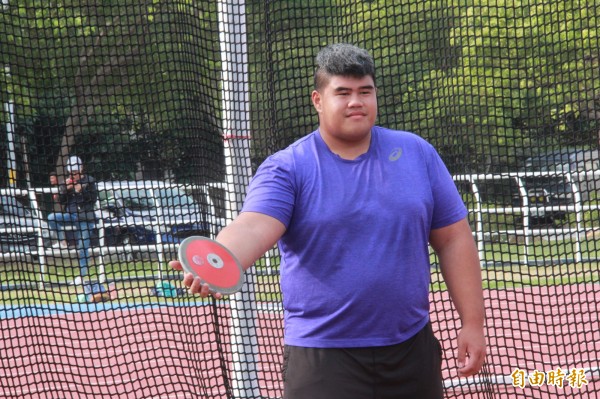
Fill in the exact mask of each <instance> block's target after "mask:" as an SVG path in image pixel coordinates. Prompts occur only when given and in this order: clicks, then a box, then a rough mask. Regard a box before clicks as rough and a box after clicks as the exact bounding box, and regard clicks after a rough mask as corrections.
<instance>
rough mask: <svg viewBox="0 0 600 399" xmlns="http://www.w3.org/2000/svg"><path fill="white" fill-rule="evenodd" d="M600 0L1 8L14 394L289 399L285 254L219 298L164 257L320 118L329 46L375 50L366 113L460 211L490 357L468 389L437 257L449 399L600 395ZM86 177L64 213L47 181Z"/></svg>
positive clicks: (7, 345)
mask: <svg viewBox="0 0 600 399" xmlns="http://www.w3.org/2000/svg"><path fill="white" fill-rule="evenodd" d="M599 7H600V4H598V2H596V1H592V0H590V1H559V2H519V1H514V2H511V1H507V2H503V1H499V2H485V1H466V2H462V1H424V0H411V1H405V2H394V1H390V0H385V1H384V0H380V1H361V2H357V1H341V0H340V1H334V2H326V1H315V0H311V1H251V2H246V3H244V2H243V1H234V0H229V1H228V0H222V1H185V0H152V1H150V0H138V1H130V0H110V1H90V0H84V1H70V0H63V1H46V0H30V1H20V0H3V1H2V5H0V56H1V57H0V60H1V63H2V65H1V66H2V67H3V70H2V71H0V102H1V103H2V105H3V108H2V113H0V115H1V116H0V122H1V128H0V133H1V136H0V187H1V188H0V200H1V204H0V207H1V208H0V246H1V258H0V333H1V339H0V354H2V355H1V356H0V397H1V398H79V397H136V398H150V397H153V398H155V397H161V398H167V397H177V398H179V397H181V398H183V397H206V398H213V397H214V398H238V397H245V398H250V397H252V398H278V397H281V396H282V378H281V366H280V365H281V361H282V355H283V347H282V343H283V340H282V335H283V326H282V305H281V295H280V292H279V284H278V283H279V253H278V251H277V249H276V248H275V249H273V250H271V251H270V252H269V253H267V254H266V255H265V256H264V257H262V258H261V259H260V260H259V261H258V262H257V264H256V265H255V267H254V268H253V269H251V271H250V272H248V283H247V284H246V285H245V286H244V288H243V289H242V292H241V293H240V294H237V295H236V296H235V297H227V298H225V300H213V299H206V300H202V299H200V298H199V297H196V296H191V295H188V294H187V292H186V290H184V289H183V285H182V283H181V281H180V280H181V273H179V272H176V271H174V270H171V269H170V268H169V267H168V265H167V262H168V261H169V260H170V259H173V258H175V256H176V251H177V248H178V246H179V243H180V242H181V241H182V240H183V239H184V238H186V237H188V236H190V235H203V236H209V237H213V236H214V235H215V234H216V233H217V232H218V231H219V230H220V228H221V227H223V226H224V225H225V224H226V223H227V222H228V221H229V220H231V218H232V217H234V216H235V215H236V213H237V212H238V210H239V209H240V207H241V204H242V201H243V198H244V194H245V187H246V185H247V184H248V181H249V178H250V176H251V175H252V172H253V171H254V170H255V169H256V167H257V166H258V165H259V164H260V163H261V162H262V161H263V160H264V159H265V158H266V157H267V156H268V155H270V154H272V153H274V152H275V151H277V150H279V149H282V148H284V147H286V146H287V145H289V144H290V143H292V142H294V141H295V140H297V139H299V138H301V137H303V136H305V135H306V134H307V133H309V132H311V131H312V130H314V129H315V128H316V126H317V116H316V113H315V111H314V109H313V107H312V104H311V102H310V92H311V90H312V89H313V82H312V79H313V73H314V57H315V55H316V53H317V51H318V50H319V49H320V48H322V46H324V45H325V44H328V43H332V42H350V43H354V44H357V45H359V46H361V47H364V48H367V49H369V51H370V52H371V53H372V54H373V56H374V58H375V60H376V65H377V79H376V80H377V86H378V100H379V117H378V122H377V123H378V124H379V125H383V126H388V127H391V128H394V129H402V130H408V131H412V132H415V133H417V134H418V135H420V136H422V137H424V138H426V139H427V140H428V141H429V142H431V143H432V144H433V145H434V146H435V147H436V148H437V149H438V151H439V153H440V154H441V156H442V158H443V159H444V161H445V162H446V164H447V166H448V168H449V169H450V171H451V173H452V174H453V176H454V177H455V181H456V183H457V186H458V188H459V190H460V191H461V193H462V195H463V198H464V200H465V203H466V204H467V206H468V208H469V211H470V221H471V226H472V228H473V231H474V237H475V238H476V241H477V245H478V248H479V252H480V257H481V266H482V272H483V280H484V288H485V300H486V310H487V325H486V333H487V337H488V343H489V348H488V351H489V354H488V356H487V364H486V366H485V368H484V370H483V371H482V372H481V373H480V374H479V375H477V376H476V377H473V378H469V379H461V378H459V377H458V375H457V372H456V368H455V360H454V352H455V350H456V333H457V330H458V329H460V320H459V319H458V316H457V314H456V312H455V310H454V308H453V305H452V304H451V302H450V300H449V298H448V294H447V290H446V285H445V283H444V281H443V278H442V276H441V273H440V272H439V270H438V267H437V260H436V258H435V257H434V255H433V254H432V264H433V266H432V284H431V298H432V316H431V317H432V321H433V327H434V331H435V333H436V335H437V336H438V338H440V340H441V342H442V346H443V349H444V362H443V377H444V383H445V387H446V391H445V393H446V397H448V398H465V397H471V398H506V397H510V398H513V397H523V398H542V399H545V398H555V397H574V398H593V397H598V392H599V391H600V388H599V387H598V383H597V381H598V374H599V373H600V369H599V364H598V354H599V352H600V347H599V344H598V342H600V335H599V334H600V333H599V331H600V325H599V321H598V303H599V298H600V297H599V296H598V294H597V289H598V282H599V279H600V272H599V270H598V259H599V256H598V255H599V251H600V244H599V242H600V241H599V240H600V232H599V229H600V223H599V222H598V220H599V217H600V215H599V209H600V206H599V205H598V187H600V186H599V185H600V183H598V181H599V179H600V177H599V175H598V170H600V165H599V162H600V157H599V154H598V142H599V134H600V129H599V126H598V120H599V115H600V114H599V112H600V105H599V98H600V66H599V57H600V51H599V50H600V46H599V44H598V35H599V29H598V28H597V26H598V18H599V17H598V15H597V14H598V10H599ZM73 156H76V157H78V159H75V158H72V157H73ZM82 169H83V170H82ZM77 170H79V172H83V174H84V175H87V176H91V177H93V178H94V179H95V184H96V186H97V198H96V200H95V201H94V203H93V206H92V208H93V209H89V213H91V216H90V217H89V220H88V219H86V220H85V221H84V222H85V223H78V224H76V225H72V224H71V223H68V221H64V220H62V219H57V218H56V217H55V216H52V214H53V213H55V212H57V211H59V210H62V209H63V208H62V205H61V204H60V201H59V199H60V196H59V191H60V190H59V188H57V187H58V186H54V185H51V183H50V174H51V173H56V177H57V180H58V182H59V183H61V184H62V183H68V180H69V179H70V178H71V173H72V172H73V171H77ZM82 185H85V186H86V187H88V185H89V182H83V183H82ZM56 223H58V224H64V225H65V226H66V228H65V235H64V237H63V236H58V235H56V234H55V233H54V230H53V229H52V227H53V226H54V224H56ZM54 246H56V247H54ZM82 248H87V250H86V251H84V250H82ZM86 263H87V273H85V276H84V281H83V282H82V283H80V282H79V281H77V278H78V277H79V275H80V273H81V271H82V267H85V264H86Z"/></svg>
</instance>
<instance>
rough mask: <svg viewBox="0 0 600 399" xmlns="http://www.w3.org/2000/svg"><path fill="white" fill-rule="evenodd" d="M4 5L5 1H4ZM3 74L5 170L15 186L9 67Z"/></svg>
mask: <svg viewBox="0 0 600 399" xmlns="http://www.w3.org/2000/svg"><path fill="white" fill-rule="evenodd" d="M4 5H6V3H4ZM4 76H5V77H6V82H7V90H8V96H9V97H8V101H7V102H6V103H5V104H4V110H5V111H6V113H7V115H8V121H7V122H6V138H7V144H8V145H7V149H6V151H7V157H6V161H7V164H6V170H7V171H8V186H9V187H15V186H16V182H17V157H16V155H15V105H14V102H13V99H12V93H11V90H10V88H9V86H10V85H9V84H8V83H9V82H10V67H9V66H5V67H4Z"/></svg>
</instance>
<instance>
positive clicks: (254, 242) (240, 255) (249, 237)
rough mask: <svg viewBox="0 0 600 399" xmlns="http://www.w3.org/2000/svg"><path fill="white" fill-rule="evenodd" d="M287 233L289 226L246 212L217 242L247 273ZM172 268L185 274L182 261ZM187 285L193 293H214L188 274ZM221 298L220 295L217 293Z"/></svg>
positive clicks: (271, 218) (223, 231) (267, 217)
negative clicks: (286, 228) (231, 254)
mask: <svg viewBox="0 0 600 399" xmlns="http://www.w3.org/2000/svg"><path fill="white" fill-rule="evenodd" d="M283 233H285V226H284V224H283V223H281V222H280V221H279V220H277V219H275V218H273V217H271V216H267V215H264V214H262V213H256V212H243V213H241V214H240V215H239V216H238V217H236V218H235V220H233V222H231V223H230V224H229V225H227V227H225V228H224V229H223V230H221V232H220V233H219V234H218V235H217V238H216V240H217V241H218V242H219V243H221V244H223V245H224V246H225V247H226V248H227V249H229V250H230V251H231V252H232V253H233V254H234V255H235V257H236V258H237V259H238V260H239V261H240V263H241V264H242V267H243V268H244V270H246V269H248V268H249V267H250V266H252V265H253V264H254V262H256V260H257V259H258V258H260V257H261V256H262V255H264V253H265V252H267V251H268V250H269V249H271V248H272V247H273V246H274V245H275V244H276V243H277V240H279V238H280V237H281V236H282V235H283ZM169 265H170V266H171V267H172V268H174V269H176V270H182V267H181V263H180V262H179V261H171V262H169ZM183 283H184V284H185V285H186V286H188V287H190V292H192V293H194V294H200V295H201V296H203V297H206V296H208V295H209V294H211V293H210V291H209V289H208V285H206V284H204V285H202V284H201V283H200V279H198V278H197V279H194V276H193V275H192V274H189V273H186V274H185V276H184V278H183ZM214 294H215V297H217V298H220V297H221V294H220V293H214Z"/></svg>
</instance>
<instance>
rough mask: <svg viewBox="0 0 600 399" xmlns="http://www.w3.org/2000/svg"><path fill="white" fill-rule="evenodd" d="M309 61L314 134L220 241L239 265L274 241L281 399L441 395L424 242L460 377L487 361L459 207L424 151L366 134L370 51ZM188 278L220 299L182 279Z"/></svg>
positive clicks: (281, 156)
mask: <svg viewBox="0 0 600 399" xmlns="http://www.w3.org/2000/svg"><path fill="white" fill-rule="evenodd" d="M316 61H317V68H316V72H315V90H314V91H313V93H312V102H313V105H314V107H315V109H316V110H317V112H318V114H319V128H318V130H316V131H314V132H312V133H311V134H309V135H308V136H306V137H304V138H303V139H301V140H298V141H297V142H296V143H294V144H292V145H291V146H290V147H288V148H286V149H284V150H282V151H280V152H278V153H276V154H274V155H272V156H271V157H269V158H268V159H267V160H266V161H265V162H264V163H263V164H262V165H261V167H260V168H259V170H258V171H257V173H256V175H255V176H254V177H253V179H252V182H251V184H250V186H249V189H248V193H247V197H246V200H245V203H244V207H243V209H242V212H241V213H240V215H239V216H238V217H237V218H236V219H235V220H234V221H233V222H232V223H231V224H229V225H228V226H227V227H226V228H225V229H223V230H222V231H221V232H220V233H219V235H218V237H217V240H218V241H219V242H221V243H222V244H224V245H225V246H226V247H228V248H229V249H230V250H231V251H232V252H233V253H234V254H235V255H236V256H237V257H238V259H239V260H240V261H241V262H242V264H243V266H244V268H248V267H250V266H251V265H252V264H253V263H254V262H255V261H256V259H257V258H259V257H260V256H261V255H262V254H264V253H265V252H266V251H267V250H269V249H270V248H271V247H272V246H273V245H274V244H275V243H276V242H279V250H280V251H281V256H282V258H281V289H282V293H283V302H284V303H283V305H284V318H285V337H284V340H285V352H284V366H283V370H284V372H283V373H284V397H285V398H287V399H301V398H302V399H304V398H306V399H319V398H323V399H330V398H347V399H352V398H357V399H359V398H360V399H362V398H390V399H392V398H393V399H399V398H406V399H409V398H410V399H414V398H419V399H430V398H431V399H441V398H442V396H443V392H442V391H443V389H442V379H441V348H440V345H439V342H438V341H437V339H436V338H435V337H434V336H433V334H432V330H431V325H430V322H429V297H428V289H429V282H430V263H429V253H428V244H431V246H432V247H433V248H434V250H435V251H436V253H437V255H438V257H439V260H440V266H441V268H442V273H443V275H444V278H445V281H446V283H447V285H448V290H449V292H450V295H451V297H452V300H453V302H454V305H455V306H456V309H457V310H458V313H459V315H460V318H461V321H462V327H461V331H460V333H459V336H458V353H457V363H458V374H459V375H460V376H471V375H473V374H475V373H477V372H478V371H479V369H480V368H481V366H482V364H483V361H484V357H485V338H484V331H483V328H484V306H483V294H482V286H481V271H480V264H479V258H478V254H477V249H476V247H475V243H474V240H473V236H472V232H471V229H470V227H469V224H468V222H467V219H466V217H467V210H466V208H465V206H464V204H463V202H462V200H461V197H460V196H459V194H458V192H457V190H456V187H455V185H454V183H453V180H452V178H451V176H450V174H449V173H448V171H447V169H446V167H445V166H444V164H443V163H442V161H441V159H440V157H439V156H438V154H437V152H436V151H435V150H434V148H433V147H432V146H431V145H429V144H428V143H427V142H425V141H424V140H423V139H421V138H419V137H418V136H416V135H414V134H411V133H407V132H402V131H393V130H389V129H385V128H382V127H378V126H375V120H376V117H377V96H376V94H377V88H376V86H375V67H374V62H373V59H372V58H371V56H370V55H369V54H368V53H367V52H366V51H364V50H362V49H360V48H357V47H355V46H352V45H348V44H336V45H331V46H328V47H326V48H324V49H323V50H321V52H320V53H319V54H318V55H317V59H316ZM249 237H252V238H253V239H249ZM172 266H173V267H174V268H176V269H181V265H180V263H179V262H177V261H174V262H172ZM184 283H185V284H186V285H187V286H188V287H190V290H191V291H192V292H194V293H199V294H200V295H202V296H206V295H209V294H212V295H215V296H216V297H218V298H219V297H221V295H220V294H219V293H210V292H209V289H208V287H207V286H206V285H202V284H201V283H200V281H198V280H194V278H193V276H191V275H189V274H186V275H185V277H184Z"/></svg>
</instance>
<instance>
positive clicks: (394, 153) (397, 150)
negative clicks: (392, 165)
mask: <svg viewBox="0 0 600 399" xmlns="http://www.w3.org/2000/svg"><path fill="white" fill-rule="evenodd" d="M401 156H402V148H400V147H398V148H394V150H393V151H392V153H391V154H390V156H389V157H388V159H389V160H390V162H394V161H397V160H398V159H400V157H401Z"/></svg>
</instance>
